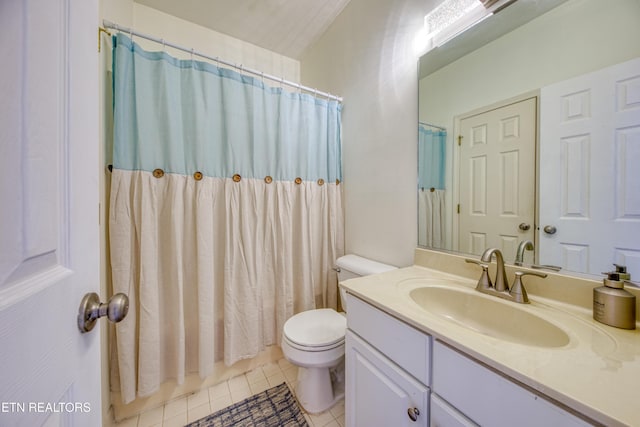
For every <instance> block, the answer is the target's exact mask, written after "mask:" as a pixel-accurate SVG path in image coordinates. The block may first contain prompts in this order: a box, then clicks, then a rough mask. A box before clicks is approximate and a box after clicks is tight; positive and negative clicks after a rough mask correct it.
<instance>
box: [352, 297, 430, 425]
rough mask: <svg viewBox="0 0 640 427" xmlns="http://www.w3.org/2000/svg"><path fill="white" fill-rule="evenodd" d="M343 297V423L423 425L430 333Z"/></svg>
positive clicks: (426, 422) (426, 407)
mask: <svg viewBox="0 0 640 427" xmlns="http://www.w3.org/2000/svg"><path fill="white" fill-rule="evenodd" d="M348 298H349V299H348V304H347V306H348V307H349V310H348V315H347V325H348V328H349V329H348V330H347V334H346V390H345V395H346V398H345V408H346V409H345V421H346V425H347V427H362V426H367V427H389V426H393V427H405V426H406V427H413V426H425V427H426V426H428V425H429V387H428V384H429V373H430V372H429V363H428V360H429V357H430V353H431V337H429V336H428V335H426V334H424V333H422V332H420V331H418V330H416V329H414V328H412V327H410V326H408V325H406V324H404V323H402V322H400V321H399V320H397V319H395V318H393V317H391V316H389V315H387V314H385V313H383V312H382V311H380V310H378V309H376V308H374V307H372V306H371V305H369V304H367V303H365V302H363V301H361V300H359V299H357V298H355V297H352V296H349V297H348ZM412 418H413V419H412Z"/></svg>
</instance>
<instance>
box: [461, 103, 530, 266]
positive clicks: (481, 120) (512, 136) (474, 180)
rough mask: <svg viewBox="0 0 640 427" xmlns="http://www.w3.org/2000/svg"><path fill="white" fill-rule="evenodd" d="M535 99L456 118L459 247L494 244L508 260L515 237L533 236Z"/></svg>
mask: <svg viewBox="0 0 640 427" xmlns="http://www.w3.org/2000/svg"><path fill="white" fill-rule="evenodd" d="M536 103H537V99H536V98H535V97H533V98H529V99H525V100H522V101H519V102H516V103H512V104H509V105H505V106H502V107H499V108H494V109H491V110H489V111H485V112H482V113H479V114H475V115H473V116H470V117H465V118H462V119H461V120H460V135H462V141H461V145H460V166H459V168H460V172H459V179H460V193H459V194H460V214H459V215H458V221H459V239H458V240H459V250H460V251H461V252H466V253H471V254H481V253H482V252H483V251H484V250H485V249H487V248H489V247H495V248H498V249H500V250H501V251H502V254H503V256H504V259H505V260H506V261H508V262H513V260H514V259H515V255H516V249H517V247H518V243H519V242H521V241H522V240H531V241H533V238H534V212H535V211H534V207H535V178H534V176H535V152H536ZM521 224H523V226H522V227H521V226H520V225H521ZM527 261H528V262H532V259H529V260H527Z"/></svg>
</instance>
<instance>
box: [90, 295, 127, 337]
mask: <svg viewBox="0 0 640 427" xmlns="http://www.w3.org/2000/svg"><path fill="white" fill-rule="evenodd" d="M128 312H129V297H127V296H126V295H125V294H123V293H118V294H115V295H114V296H112V297H111V298H109V302H108V303H106V304H105V303H101V302H100V297H99V296H98V294H96V293H95V292H91V293H88V294H86V295H85V296H84V297H83V298H82V301H81V302H80V308H79V309H78V329H80V332H82V333H83V334H84V333H85V332H89V331H90V330H92V329H93V327H94V326H95V325H96V321H97V320H98V319H99V318H101V317H104V316H107V318H108V319H109V320H110V321H112V322H113V323H118V322H119V321H121V320H122V319H124V318H125V316H126V315H127V313H128Z"/></svg>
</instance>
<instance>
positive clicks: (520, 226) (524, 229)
mask: <svg viewBox="0 0 640 427" xmlns="http://www.w3.org/2000/svg"><path fill="white" fill-rule="evenodd" d="M518 228H519V229H520V230H522V231H527V230H528V229H530V228H531V226H530V225H529V224H527V223H525V222H523V223H520V225H519V226H518Z"/></svg>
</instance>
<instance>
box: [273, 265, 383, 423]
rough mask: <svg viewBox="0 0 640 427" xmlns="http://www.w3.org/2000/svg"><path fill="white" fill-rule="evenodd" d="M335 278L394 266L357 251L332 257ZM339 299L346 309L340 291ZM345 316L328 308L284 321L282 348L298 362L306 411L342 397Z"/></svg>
mask: <svg viewBox="0 0 640 427" xmlns="http://www.w3.org/2000/svg"><path fill="white" fill-rule="evenodd" d="M336 267H337V271H338V281H343V280H347V279H352V278H354V277H361V276H367V275H370V274H377V273H382V272H385V271H389V270H394V269H395V268H396V267H393V266H390V265H386V264H381V263H379V262H375V261H372V260H369V259H366V258H362V257H359V256H357V255H345V256H343V257H340V258H338V259H337V260H336ZM340 301H341V303H342V307H343V309H344V310H345V311H346V309H347V306H346V303H347V301H346V298H345V295H344V291H343V290H342V289H341V290H340ZM346 330H347V318H346V316H345V315H344V313H338V312H337V311H335V310H333V309H330V308H321V309H316V310H308V311H303V312H302V313H298V314H296V315H294V316H292V317H291V318H289V320H287V321H286V322H285V324H284V328H283V332H282V352H283V353H284V356H285V358H286V359H287V360H288V361H289V362H291V363H292V364H294V365H296V366H298V384H297V386H296V390H295V393H296V397H297V398H298V401H299V402H300V404H301V405H302V407H303V408H304V409H305V410H306V411H307V412H308V413H310V414H317V413H320V412H323V411H326V410H327V409H329V408H331V407H332V406H333V405H334V404H335V403H336V402H337V401H338V400H340V399H342V398H343V397H344V336H345V331H346Z"/></svg>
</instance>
